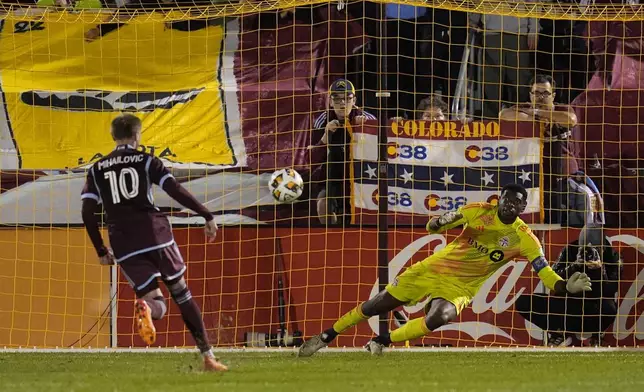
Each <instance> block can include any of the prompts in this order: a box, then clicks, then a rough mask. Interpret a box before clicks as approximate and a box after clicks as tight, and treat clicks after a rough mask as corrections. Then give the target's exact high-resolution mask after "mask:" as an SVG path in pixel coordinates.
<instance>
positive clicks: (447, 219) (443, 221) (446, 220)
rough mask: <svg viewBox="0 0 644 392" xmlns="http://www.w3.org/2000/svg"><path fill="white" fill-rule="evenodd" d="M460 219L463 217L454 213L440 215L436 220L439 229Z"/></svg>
mask: <svg viewBox="0 0 644 392" xmlns="http://www.w3.org/2000/svg"><path fill="white" fill-rule="evenodd" d="M462 217H463V215H462V214H459V213H458V212H456V211H452V212H446V213H444V214H443V215H441V216H440V218H438V225H439V226H441V227H442V226H445V225H449V224H450V223H454V222H456V221H457V220H459V219H461V218H462Z"/></svg>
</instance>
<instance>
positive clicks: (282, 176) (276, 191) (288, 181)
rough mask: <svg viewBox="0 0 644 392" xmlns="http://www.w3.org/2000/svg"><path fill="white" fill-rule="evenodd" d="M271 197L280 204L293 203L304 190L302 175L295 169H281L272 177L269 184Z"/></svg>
mask: <svg viewBox="0 0 644 392" xmlns="http://www.w3.org/2000/svg"><path fill="white" fill-rule="evenodd" d="M268 189H270V190H271V195H273V197H274V198H275V200H277V201H279V202H280V203H292V202H293V201H295V200H296V199H297V198H298V197H300V195H302V190H303V189H304V181H302V176H300V173H298V172H296V171H295V170H293V169H280V170H277V171H276V172H275V173H273V175H272V176H271V180H270V181H269V182H268Z"/></svg>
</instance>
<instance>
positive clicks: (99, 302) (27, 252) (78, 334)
mask: <svg viewBox="0 0 644 392" xmlns="http://www.w3.org/2000/svg"><path fill="white" fill-rule="evenodd" d="M109 305H110V270H109V268H106V267H104V266H101V265H99V264H98V260H97V259H96V253H95V251H94V249H93V248H92V247H91V245H90V244H89V240H88V238H87V234H86V233H85V230H84V229H70V228H64V229H38V228H17V229H15V228H12V229H0V347H2V346H7V347H18V346H22V347H30V346H36V347H56V346H58V347H68V346H76V347H80V346H92V347H105V346H108V345H109V344H110V322H109V321H110V313H109Z"/></svg>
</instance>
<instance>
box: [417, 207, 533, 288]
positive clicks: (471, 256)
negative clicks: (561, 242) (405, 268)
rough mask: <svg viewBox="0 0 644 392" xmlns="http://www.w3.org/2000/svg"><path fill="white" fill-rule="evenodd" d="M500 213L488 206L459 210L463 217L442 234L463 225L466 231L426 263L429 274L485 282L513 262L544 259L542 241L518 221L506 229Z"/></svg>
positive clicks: (495, 208) (446, 226)
mask: <svg viewBox="0 0 644 392" xmlns="http://www.w3.org/2000/svg"><path fill="white" fill-rule="evenodd" d="M497 211H498V208H497V207H496V206H493V205H491V204H489V203H472V204H468V205H466V206H463V207H461V208H459V209H458V213H460V214H462V215H463V217H462V218H461V219H459V220H458V221H456V222H453V223H451V224H448V225H445V226H443V227H441V229H440V230H439V232H442V231H445V230H449V229H451V228H454V227H457V226H460V225H463V231H462V232H461V234H459V236H458V237H457V238H456V239H455V240H454V241H452V242H451V243H450V244H448V245H447V246H446V247H444V248H443V249H441V250H439V251H438V252H436V253H434V254H433V255H432V256H431V257H429V259H427V260H426V264H427V266H428V268H429V270H430V271H431V272H433V273H437V274H441V275H447V276H453V277H461V278H484V277H487V276H489V275H491V274H493V273H494V272H495V271H496V270H497V269H499V268H500V267H501V266H503V265H504V264H506V263H507V262H509V261H511V260H512V259H515V258H518V257H523V258H526V259H528V261H529V262H532V261H534V260H535V259H537V258H538V257H540V256H543V251H542V249H541V243H540V242H539V239H538V238H537V237H536V236H535V235H534V234H533V233H532V231H531V230H530V228H529V227H528V225H527V224H526V223H525V222H524V221H523V220H521V219H520V218H517V220H515V221H514V223H512V224H509V225H506V224H504V223H503V222H501V221H500V220H499V217H498V216H497ZM428 226H429V225H428ZM429 231H430V233H432V232H433V231H432V230H429Z"/></svg>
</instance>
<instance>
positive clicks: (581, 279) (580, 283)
mask: <svg viewBox="0 0 644 392" xmlns="http://www.w3.org/2000/svg"><path fill="white" fill-rule="evenodd" d="M590 290H592V285H591V283H590V278H589V277H588V275H586V274H585V273H583V272H575V273H574V274H572V276H571V277H570V279H568V281H567V282H566V291H568V292H569V293H571V294H577V293H580V292H582V291H590Z"/></svg>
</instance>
